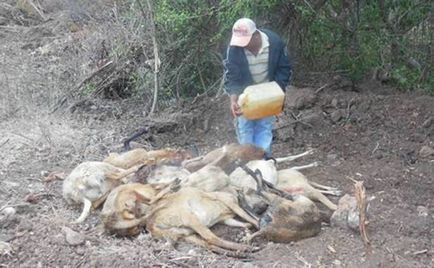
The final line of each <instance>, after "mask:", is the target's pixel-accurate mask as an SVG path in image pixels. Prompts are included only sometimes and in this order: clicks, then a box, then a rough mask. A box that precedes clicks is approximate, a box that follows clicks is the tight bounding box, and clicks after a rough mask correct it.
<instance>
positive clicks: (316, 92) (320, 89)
mask: <svg viewBox="0 0 434 268" xmlns="http://www.w3.org/2000/svg"><path fill="white" fill-rule="evenodd" d="M328 86H329V84H328V83H326V84H324V85H323V86H321V87H319V88H318V89H317V90H315V92H314V94H315V95H316V94H318V93H320V92H321V91H322V90H323V89H325V88H326V87H328Z"/></svg>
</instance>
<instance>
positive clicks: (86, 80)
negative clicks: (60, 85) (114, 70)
mask: <svg viewBox="0 0 434 268" xmlns="http://www.w3.org/2000/svg"><path fill="white" fill-rule="evenodd" d="M112 64H113V61H109V62H107V63H106V64H104V65H103V66H101V67H100V68H99V69H97V70H96V71H94V72H93V73H91V74H90V75H89V76H88V77H86V78H85V79H84V80H83V81H81V82H80V84H78V86H77V87H76V88H77V89H80V88H81V87H82V86H83V85H84V84H86V83H87V82H89V80H91V79H92V78H93V77H94V76H96V75H97V74H99V73H100V72H102V71H103V70H105V69H107V67H109V66H110V65H112Z"/></svg>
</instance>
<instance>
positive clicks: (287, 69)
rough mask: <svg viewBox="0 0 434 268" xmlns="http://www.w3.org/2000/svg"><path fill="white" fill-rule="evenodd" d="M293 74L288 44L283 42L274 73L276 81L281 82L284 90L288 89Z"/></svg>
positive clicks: (280, 84)
mask: <svg viewBox="0 0 434 268" xmlns="http://www.w3.org/2000/svg"><path fill="white" fill-rule="evenodd" d="M291 75H292V68H291V64H290V63H289V58H288V50H287V48H286V46H285V45H283V44H282V46H281V49H280V53H279V60H278V62H277V66H276V71H275V73H274V81H276V82H277V83H278V84H279V86H280V87H281V88H282V90H283V91H286V87H287V86H288V83H289V80H290V78H291Z"/></svg>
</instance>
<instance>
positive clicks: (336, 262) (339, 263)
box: [333, 260, 342, 266]
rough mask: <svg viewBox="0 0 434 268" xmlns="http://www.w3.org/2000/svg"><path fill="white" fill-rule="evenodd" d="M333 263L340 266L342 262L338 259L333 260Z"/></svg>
mask: <svg viewBox="0 0 434 268" xmlns="http://www.w3.org/2000/svg"><path fill="white" fill-rule="evenodd" d="M333 264H334V265H336V266H341V265H342V262H341V261H340V260H334V261H333Z"/></svg>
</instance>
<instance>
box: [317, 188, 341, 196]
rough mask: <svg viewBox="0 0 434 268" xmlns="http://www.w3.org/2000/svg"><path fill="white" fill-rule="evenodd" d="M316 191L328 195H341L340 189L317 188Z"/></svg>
mask: <svg viewBox="0 0 434 268" xmlns="http://www.w3.org/2000/svg"><path fill="white" fill-rule="evenodd" d="M318 192H320V193H322V194H328V195H334V196H341V195H342V192H341V191H340V190H337V189H336V190H318Z"/></svg>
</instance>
